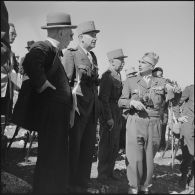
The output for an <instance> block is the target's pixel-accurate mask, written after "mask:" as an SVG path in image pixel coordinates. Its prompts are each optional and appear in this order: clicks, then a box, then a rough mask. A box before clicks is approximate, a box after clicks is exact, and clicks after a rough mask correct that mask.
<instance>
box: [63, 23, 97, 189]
mask: <svg viewBox="0 0 195 195" xmlns="http://www.w3.org/2000/svg"><path fill="white" fill-rule="evenodd" d="M77 32H78V38H79V45H78V47H77V48H75V49H68V50H67V51H66V52H65V54H64V57H63V59H62V63H63V65H64V67H65V70H66V73H67V76H68V78H69V81H70V83H71V84H72V87H73V90H72V93H73V97H74V99H73V101H74V109H73V112H72V115H71V126H72V128H71V129H70V137H69V141H70V151H71V153H70V185H71V186H72V189H73V190H74V191H79V192H82V191H83V190H84V191H85V190H86V189H87V187H88V181H89V178H90V173H91V165H92V158H93V152H94V147H95V140H96V125H97V118H98V90H97V85H98V84H99V79H98V67H97V60H96V56H95V54H94V53H93V52H92V51H91V49H93V48H94V47H95V45H96V41H97V38H96V34H97V33H98V32H99V30H96V29H95V25H94V22H93V21H88V22H84V23H82V24H80V25H78V29H77Z"/></svg>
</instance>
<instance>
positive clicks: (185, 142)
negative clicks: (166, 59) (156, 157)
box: [178, 85, 194, 188]
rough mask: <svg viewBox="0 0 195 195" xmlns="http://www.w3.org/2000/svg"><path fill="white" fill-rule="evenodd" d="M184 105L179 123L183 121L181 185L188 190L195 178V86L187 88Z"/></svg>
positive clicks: (182, 101)
mask: <svg viewBox="0 0 195 195" xmlns="http://www.w3.org/2000/svg"><path fill="white" fill-rule="evenodd" d="M183 103H184V105H183V108H182V112H181V116H180V117H179V118H178V121H181V122H182V124H181V132H180V136H181V137H182V147H181V149H182V163H181V166H180V171H181V173H182V175H181V178H180V181H179V185H180V186H181V187H182V188H186V184H187V183H188V184H189V183H191V182H192V183H193V180H192V178H193V177H194V85H190V86H187V87H186V88H185V89H184V90H183V92H182V96H181V99H180V102H179V104H180V106H181V105H182V104H183Z"/></svg>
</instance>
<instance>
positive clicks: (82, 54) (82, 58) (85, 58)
mask: <svg viewBox="0 0 195 195" xmlns="http://www.w3.org/2000/svg"><path fill="white" fill-rule="evenodd" d="M78 51H79V54H80V57H81V61H85V63H86V65H87V66H90V67H91V66H92V64H91V62H90V60H89V58H88V56H87V54H86V53H85V52H84V51H83V49H82V48H81V47H80V46H78Z"/></svg>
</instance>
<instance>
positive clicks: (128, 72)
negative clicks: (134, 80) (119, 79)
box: [125, 66, 137, 75]
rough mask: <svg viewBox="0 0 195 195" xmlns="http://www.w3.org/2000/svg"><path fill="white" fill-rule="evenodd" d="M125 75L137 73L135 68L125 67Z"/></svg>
mask: <svg viewBox="0 0 195 195" xmlns="http://www.w3.org/2000/svg"><path fill="white" fill-rule="evenodd" d="M125 73H126V75H129V74H134V73H137V70H135V67H133V66H130V67H128V68H127V69H125Z"/></svg>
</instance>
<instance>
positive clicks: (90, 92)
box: [62, 46, 99, 121]
mask: <svg viewBox="0 0 195 195" xmlns="http://www.w3.org/2000/svg"><path fill="white" fill-rule="evenodd" d="M90 53H91V55H92V57H93V64H92V63H91V62H90V60H89V58H88V56H87V55H86V53H85V52H84V51H83V49H82V48H81V47H80V46H78V47H77V48H76V49H68V50H66V52H65V54H64V57H63V58H62V64H63V66H64V68H65V70H66V74H67V76H68V78H69V82H70V84H71V85H72V87H74V86H75V85H76V83H77V81H78V75H79V77H80V84H79V86H78V88H77V90H76V94H77V105H78V109H79V112H80V114H81V115H83V116H86V117H88V116H89V115H90V114H91V113H92V111H93V109H94V107H93V106H94V105H95V110H94V111H95V112H94V113H93V114H94V117H95V121H96V120H97V117H98V113H99V111H98V110H99V105H98V89H97V85H98V84H99V83H98V82H99V79H98V67H97V66H98V65H97V59H96V56H95V54H94V53H93V52H92V51H90Z"/></svg>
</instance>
